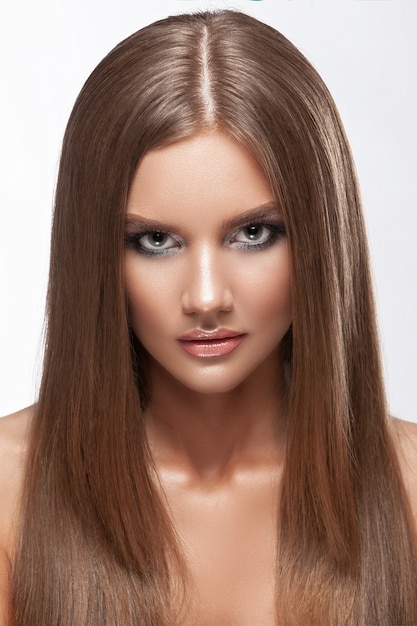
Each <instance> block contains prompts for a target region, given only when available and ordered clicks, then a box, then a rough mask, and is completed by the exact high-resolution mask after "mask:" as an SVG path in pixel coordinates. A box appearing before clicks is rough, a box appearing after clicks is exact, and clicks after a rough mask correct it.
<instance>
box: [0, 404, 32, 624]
mask: <svg viewBox="0 0 417 626" xmlns="http://www.w3.org/2000/svg"><path fill="white" fill-rule="evenodd" d="M32 414H33V408H32V407H28V408H26V409H23V410H22V411H18V412H17V413H14V414H12V415H8V416H6V417H2V418H1V419H0V503H1V508H0V625H1V626H3V625H6V624H8V623H9V575H10V562H11V554H12V549H13V541H14V531H15V528H16V514H17V507H18V503H19V495H20V491H21V487H22V481H23V472H24V466H25V459H26V449H27V439H28V437H27V433H28V429H29V425H30V422H31V418H32Z"/></svg>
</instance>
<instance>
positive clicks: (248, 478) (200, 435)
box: [125, 131, 291, 626]
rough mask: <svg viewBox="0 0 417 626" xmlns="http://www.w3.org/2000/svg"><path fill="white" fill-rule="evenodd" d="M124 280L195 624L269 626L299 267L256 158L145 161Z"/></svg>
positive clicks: (151, 431) (229, 148)
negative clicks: (284, 397)
mask: <svg viewBox="0 0 417 626" xmlns="http://www.w3.org/2000/svg"><path fill="white" fill-rule="evenodd" d="M125 280H126V290H127V297H128V304H129V318H130V324H131V326H132V329H133V331H134V332H135V334H136V336H137V337H138V339H139V340H140V341H141V343H142V344H143V346H144V347H145V348H146V350H147V352H148V354H149V372H150V392H151V393H150V402H149V405H148V408H147V410H146V414H145V417H146V420H147V428H148V436H149V441H150V445H151V450H152V453H153V457H154V461H155V466H156V469H157V471H158V474H159V477H160V483H161V485H162V488H163V490H164V493H165V496H166V498H167V502H168V506H169V509H170V511H171V514H172V517H173V522H174V525H175V528H176V531H177V532H178V534H179V536H180V538H181V540H182V543H183V547H184V554H185V556H186V560H187V565H188V568H189V571H190V574H191V580H192V582H193V584H194V591H193V592H191V593H188V594H187V597H188V600H189V601H190V603H191V607H190V612H189V617H188V619H187V620H186V623H187V624H196V623H198V624H210V625H212V624H221V625H223V624H232V623H236V624H239V625H240V626H246V625H247V626H253V624H257V625H258V626H262V625H263V624H265V626H266V625H268V626H271V624H273V623H274V621H275V620H274V603H275V598H274V594H275V590H274V579H275V554H276V535H275V533H276V515H277V494H278V491H279V477H280V474H281V469H282V460H283V456H284V454H283V442H284V436H283V432H284V431H283V429H281V430H280V428H279V425H280V424H282V423H283V414H282V411H281V402H280V401H281V391H280V385H279V381H280V379H281V377H282V372H281V363H280V358H279V343H280V341H281V339H282V337H283V336H284V334H285V333H286V331H287V330H288V328H289V326H290V324H291V263H290V254H289V246H288V242H287V238H286V234H285V225H284V223H283V220H282V215H281V213H280V207H279V205H278V204H277V202H276V199H275V198H274V195H273V193H272V191H271V189H270V186H269V184H268V181H267V180H266V178H265V176H264V174H263V172H262V170H261V169H260V167H259V165H258V164H257V162H256V161H255V159H254V158H253V156H252V155H251V154H250V153H249V152H248V151H247V149H246V148H245V147H243V146H242V145H240V144H238V143H237V142H236V141H235V140H234V139H232V138H231V137H230V136H228V135H227V134H224V133H222V132H218V131H211V132H207V133H204V134H199V135H196V136H194V137H192V138H190V139H186V140H182V141H179V142H177V143H174V144H171V145H169V146H166V147H162V148H159V149H154V150H152V151H150V152H148V153H147V154H146V155H145V156H144V158H143V159H142V161H141V162H140V164H139V166H138V169H137V171H136V174H135V176H134V179H133V182H132V185H131V189H130V194H129V197H128V202H127V210H126V255H125ZM277 425H278V427H277ZM189 591H190V590H189Z"/></svg>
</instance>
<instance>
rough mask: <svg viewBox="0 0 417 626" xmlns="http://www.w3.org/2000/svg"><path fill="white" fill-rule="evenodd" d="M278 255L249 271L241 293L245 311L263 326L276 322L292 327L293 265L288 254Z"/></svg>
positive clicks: (284, 252)
mask: <svg viewBox="0 0 417 626" xmlns="http://www.w3.org/2000/svg"><path fill="white" fill-rule="evenodd" d="M277 256H278V258H274V259H268V263H265V264H262V265H260V266H259V267H258V268H254V271H250V268H247V272H246V273H245V280H244V282H243V281H242V287H241V294H242V297H243V298H244V301H245V308H246V309H247V310H248V311H251V313H252V316H253V317H254V318H256V319H257V320H258V321H259V322H260V323H262V322H265V323H267V322H268V323H270V322H271V321H276V322H277V323H278V324H282V323H283V324H286V323H288V325H289V324H290V323H291V320H292V306H291V293H292V275H291V266H290V261H289V255H288V253H287V252H286V251H283V252H282V251H280V253H279V254H278V255H277Z"/></svg>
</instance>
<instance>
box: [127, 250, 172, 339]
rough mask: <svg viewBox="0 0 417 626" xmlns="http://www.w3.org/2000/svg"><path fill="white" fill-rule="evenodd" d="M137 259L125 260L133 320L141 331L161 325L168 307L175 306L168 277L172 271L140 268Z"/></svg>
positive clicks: (130, 310)
mask: <svg viewBox="0 0 417 626" xmlns="http://www.w3.org/2000/svg"><path fill="white" fill-rule="evenodd" d="M138 265H140V263H138V261H137V259H133V260H130V262H129V260H127V261H126V264H125V285H126V295H127V303H128V316H129V322H130V324H131V325H132V328H133V330H134V331H135V333H136V334H137V335H140V334H141V331H142V330H143V331H146V332H149V331H151V330H152V329H153V328H155V329H156V328H158V327H159V325H160V323H161V319H162V320H163V319H165V321H166V317H167V316H166V311H169V310H170V309H172V306H173V295H172V291H173V284H172V281H171V284H170V283H169V281H167V275H168V274H169V272H164V273H161V272H158V271H155V270H153V269H152V267H151V268H149V267H148V268H146V271H144V269H142V268H141V269H139V267H138Z"/></svg>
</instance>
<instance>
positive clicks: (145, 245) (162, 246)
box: [125, 229, 182, 257]
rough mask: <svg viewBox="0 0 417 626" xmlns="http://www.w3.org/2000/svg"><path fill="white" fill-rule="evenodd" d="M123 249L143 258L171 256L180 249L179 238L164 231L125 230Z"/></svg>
mask: <svg viewBox="0 0 417 626" xmlns="http://www.w3.org/2000/svg"><path fill="white" fill-rule="evenodd" d="M125 247H126V248H127V249H131V250H134V251H135V252H138V253H139V254H143V255H144V256H154V257H155V256H164V255H166V254H172V252H175V251H176V250H178V249H179V248H181V247H182V241H181V240H180V238H179V237H177V236H175V235H171V234H170V233H168V232H166V231H165V230H161V229H157V230H149V229H139V230H134V231H133V230H132V231H130V230H127V231H126V233H125Z"/></svg>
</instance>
